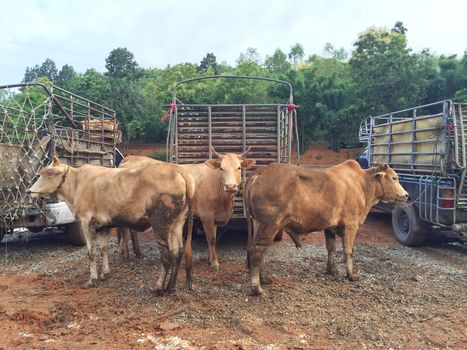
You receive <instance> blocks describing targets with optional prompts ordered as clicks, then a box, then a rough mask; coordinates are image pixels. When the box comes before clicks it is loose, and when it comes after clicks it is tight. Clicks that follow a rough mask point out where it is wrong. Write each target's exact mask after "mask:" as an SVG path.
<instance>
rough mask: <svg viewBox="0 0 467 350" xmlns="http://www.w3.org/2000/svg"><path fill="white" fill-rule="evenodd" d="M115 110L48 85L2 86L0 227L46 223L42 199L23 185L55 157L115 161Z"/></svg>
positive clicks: (47, 217)
mask: <svg viewBox="0 0 467 350" xmlns="http://www.w3.org/2000/svg"><path fill="white" fill-rule="evenodd" d="M120 138H121V134H120V130H119V127H118V122H117V119H116V115H115V111H114V110H112V109H110V108H107V107H105V106H103V105H100V104H98V103H96V102H93V101H91V100H89V99H86V98H84V97H81V96H79V95H76V94H74V93H71V92H69V91H66V90H64V89H62V88H60V87H58V86H54V85H52V84H47V85H46V84H43V83H40V82H32V83H21V84H12V85H2V86H0V228H1V229H2V230H6V229H12V228H14V227H21V226H25V227H29V226H32V227H33V226H48V224H51V223H52V222H53V218H50V215H49V212H48V209H47V206H46V204H48V203H50V200H41V199H39V200H36V199H32V198H31V197H30V196H29V195H28V194H27V193H26V190H27V189H28V188H29V187H30V186H31V185H32V183H33V182H34V181H35V179H36V178H37V173H38V171H39V169H40V168H41V167H42V166H45V165H47V164H49V163H50V161H51V160H52V158H53V156H57V157H58V158H60V160H61V161H62V162H64V163H66V164H69V165H72V166H79V165H82V164H94V165H102V166H107V167H112V166H114V163H115V148H116V144H117V142H119V141H120Z"/></svg>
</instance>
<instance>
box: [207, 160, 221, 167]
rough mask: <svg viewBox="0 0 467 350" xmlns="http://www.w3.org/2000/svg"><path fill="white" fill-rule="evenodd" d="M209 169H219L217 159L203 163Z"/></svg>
mask: <svg viewBox="0 0 467 350" xmlns="http://www.w3.org/2000/svg"><path fill="white" fill-rule="evenodd" d="M204 164H206V165H207V166H208V167H210V168H211V169H219V168H220V167H221V162H220V161H219V160H217V159H208V160H207V161H205V162H204Z"/></svg>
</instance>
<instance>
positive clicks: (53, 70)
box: [23, 58, 58, 83]
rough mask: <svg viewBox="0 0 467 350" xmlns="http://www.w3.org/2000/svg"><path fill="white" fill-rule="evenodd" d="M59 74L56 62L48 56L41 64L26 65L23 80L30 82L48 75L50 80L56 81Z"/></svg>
mask: <svg viewBox="0 0 467 350" xmlns="http://www.w3.org/2000/svg"><path fill="white" fill-rule="evenodd" d="M57 74H58V71H57V66H56V65H55V62H54V61H53V60H52V59H50V58H46V59H45V61H44V62H42V64H41V65H40V66H39V65H37V64H36V65H35V66H33V67H26V71H25V73H24V78H23V81H24V82H25V83H30V82H31V81H35V80H37V79H38V78H40V77H46V78H47V79H48V80H49V81H51V82H55V80H56V78H57Z"/></svg>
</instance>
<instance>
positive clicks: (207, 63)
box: [198, 52, 219, 75]
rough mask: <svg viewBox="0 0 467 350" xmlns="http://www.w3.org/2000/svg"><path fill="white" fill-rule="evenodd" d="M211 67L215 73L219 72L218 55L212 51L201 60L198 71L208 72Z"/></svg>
mask: <svg viewBox="0 0 467 350" xmlns="http://www.w3.org/2000/svg"><path fill="white" fill-rule="evenodd" d="M209 69H211V70H212V73H213V74H216V75H217V74H219V67H218V65H217V61H216V56H215V55H214V54H213V53H212V52H211V53H208V54H206V56H205V57H204V58H203V59H202V60H201V62H200V64H199V66H198V72H201V73H206V72H208V70H209Z"/></svg>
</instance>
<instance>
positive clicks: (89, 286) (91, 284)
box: [85, 279, 99, 288]
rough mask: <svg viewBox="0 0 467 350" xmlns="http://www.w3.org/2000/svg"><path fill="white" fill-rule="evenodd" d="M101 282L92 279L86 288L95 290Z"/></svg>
mask: <svg viewBox="0 0 467 350" xmlns="http://www.w3.org/2000/svg"><path fill="white" fill-rule="evenodd" d="M98 283H99V281H98V280H96V279H90V280H89V281H87V282H86V284H85V287H86V288H94V287H97V285H98Z"/></svg>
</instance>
